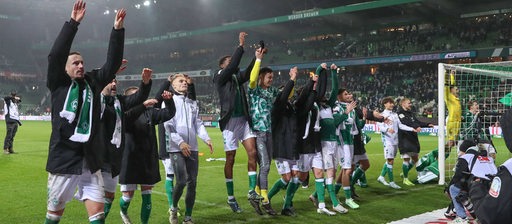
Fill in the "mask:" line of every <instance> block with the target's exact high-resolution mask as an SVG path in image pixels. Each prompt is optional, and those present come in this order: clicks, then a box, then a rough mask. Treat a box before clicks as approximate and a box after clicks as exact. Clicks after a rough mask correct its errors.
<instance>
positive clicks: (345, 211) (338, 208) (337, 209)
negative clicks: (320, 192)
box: [332, 204, 348, 214]
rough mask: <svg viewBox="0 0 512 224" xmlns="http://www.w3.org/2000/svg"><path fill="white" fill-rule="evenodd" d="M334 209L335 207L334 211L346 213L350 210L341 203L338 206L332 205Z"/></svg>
mask: <svg viewBox="0 0 512 224" xmlns="http://www.w3.org/2000/svg"><path fill="white" fill-rule="evenodd" d="M332 209H333V210H334V211H337V212H339V213H341V214H345V213H347V212H348V209H346V208H344V207H343V206H341V205H340V204H338V206H336V207H332Z"/></svg>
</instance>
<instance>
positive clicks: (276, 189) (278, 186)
mask: <svg viewBox="0 0 512 224" xmlns="http://www.w3.org/2000/svg"><path fill="white" fill-rule="evenodd" d="M286 185H287V183H286V182H284V180H283V179H282V178H279V179H277V181H276V182H275V183H274V185H273V186H272V188H270V191H268V200H271V199H272V197H274V195H276V194H277V192H279V191H280V190H281V189H282V188H284V186H286Z"/></svg>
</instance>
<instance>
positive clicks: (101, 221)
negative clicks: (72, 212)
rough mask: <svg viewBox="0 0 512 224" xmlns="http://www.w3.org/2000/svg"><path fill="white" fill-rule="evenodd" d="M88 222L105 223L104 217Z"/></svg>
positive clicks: (93, 223)
mask: <svg viewBox="0 0 512 224" xmlns="http://www.w3.org/2000/svg"><path fill="white" fill-rule="evenodd" d="M89 223H90V224H104V223H105V219H97V220H94V221H90V222H89Z"/></svg>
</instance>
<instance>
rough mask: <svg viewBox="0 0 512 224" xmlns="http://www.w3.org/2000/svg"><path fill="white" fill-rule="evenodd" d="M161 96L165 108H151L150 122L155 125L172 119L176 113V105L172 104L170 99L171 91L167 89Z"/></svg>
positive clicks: (172, 101)
mask: <svg viewBox="0 0 512 224" xmlns="http://www.w3.org/2000/svg"><path fill="white" fill-rule="evenodd" d="M162 98H163V100H164V103H165V108H163V109H161V110H158V109H155V108H153V110H154V111H153V113H152V117H151V123H152V124H155V125H156V124H160V123H164V122H166V121H168V120H170V119H172V118H173V117H174V115H175V114H176V106H175V105H174V100H173V99H172V93H171V92H169V91H164V92H163V93H162Z"/></svg>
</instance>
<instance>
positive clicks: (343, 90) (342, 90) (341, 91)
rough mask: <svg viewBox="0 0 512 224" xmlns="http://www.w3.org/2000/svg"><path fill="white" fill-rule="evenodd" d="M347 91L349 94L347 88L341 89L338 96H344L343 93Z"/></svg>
mask: <svg viewBox="0 0 512 224" xmlns="http://www.w3.org/2000/svg"><path fill="white" fill-rule="evenodd" d="M345 91H346V92H348V90H347V89H345V88H340V89H338V96H339V95H340V94H342V93H343V92H345Z"/></svg>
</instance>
